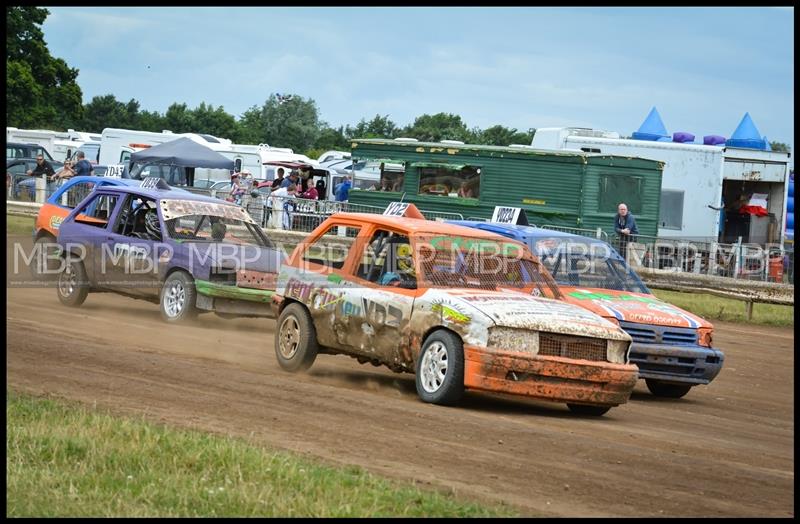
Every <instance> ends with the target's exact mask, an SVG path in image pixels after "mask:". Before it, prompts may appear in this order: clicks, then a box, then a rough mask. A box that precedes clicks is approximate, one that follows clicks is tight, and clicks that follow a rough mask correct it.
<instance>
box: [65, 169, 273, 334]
mask: <svg viewBox="0 0 800 524" xmlns="http://www.w3.org/2000/svg"><path fill="white" fill-rule="evenodd" d="M58 245H59V248H60V250H59V251H60V253H59V254H60V256H61V257H62V263H61V264H60V272H59V275H58V285H57V291H58V298H59V300H60V301H61V302H62V303H63V304H65V305H67V306H72V307H77V306H80V305H81V304H82V303H83V302H84V301H85V300H86V296H87V294H88V293H89V292H90V291H111V292H115V293H118V294H121V295H125V296H130V297H133V298H141V299H145V300H149V301H152V302H155V303H158V304H160V306H161V315H162V317H163V318H164V319H165V320H166V321H168V322H178V321H183V320H187V319H190V318H192V317H194V316H195V315H196V314H197V313H198V312H203V311H214V312H215V313H217V314H218V315H220V316H222V317H226V318H227V317H234V316H252V317H258V316H267V317H272V316H273V314H272V311H271V309H270V302H271V300H272V295H273V293H274V290H275V285H276V279H277V273H278V271H279V269H280V266H281V264H282V263H283V261H284V258H285V256H284V254H283V252H282V251H281V250H280V249H278V248H276V247H273V246H272V243H271V242H270V241H269V239H268V238H267V237H266V236H265V235H264V233H263V231H262V230H261V229H260V228H259V227H258V226H257V225H256V223H255V222H254V221H253V219H252V218H251V217H250V215H248V214H247V211H245V210H244V209H242V208H241V207H239V206H236V205H234V204H230V203H228V202H224V201H220V200H219V199H215V198H210V197H204V196H200V195H194V194H191V193H187V192H185V191H179V190H174V189H172V188H170V187H169V186H168V185H166V183H165V182H164V181H163V180H160V179H152V183H146V182H143V183H142V187H135V186H107V187H100V188H98V189H97V190H95V191H94V192H92V193H91V194H90V195H89V196H87V197H86V198H85V199H84V200H83V201H82V202H81V203H80V204H78V205H77V206H76V207H75V209H73V210H72V212H71V213H70V214H69V215H68V216H67V218H65V219H64V221H63V222H62V223H61V226H60V228H59V235H58Z"/></svg>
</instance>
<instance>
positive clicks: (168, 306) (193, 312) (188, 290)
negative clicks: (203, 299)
mask: <svg viewBox="0 0 800 524" xmlns="http://www.w3.org/2000/svg"><path fill="white" fill-rule="evenodd" d="M196 297H197V291H196V289H195V286H194V280H193V279H192V277H190V276H189V274H188V273H186V272H184V271H176V272H174V273H172V274H171V275H170V276H168V277H167V280H166V281H165V282H164V286H163V287H162V288H161V317H162V318H163V319H164V320H166V321H167V322H184V321H186V320H190V319H192V318H194V317H195V316H197V309H196V308H195V300H196Z"/></svg>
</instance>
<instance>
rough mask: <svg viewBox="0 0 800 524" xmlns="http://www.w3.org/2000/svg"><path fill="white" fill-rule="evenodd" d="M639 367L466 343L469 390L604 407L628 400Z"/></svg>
mask: <svg viewBox="0 0 800 524" xmlns="http://www.w3.org/2000/svg"><path fill="white" fill-rule="evenodd" d="M637 378H638V370H637V368H636V366H634V365H632V364H612V363H610V362H595V361H590V360H573V359H568V358H563V357H550V356H539V355H525V354H520V353H515V352H509V351H502V350H489V349H487V348H482V347H476V346H464V386H465V387H467V388H470V389H477V390H482V391H491V392H495V393H510V394H513V395H524V396H527V397H533V398H539V399H544V400H551V401H554V402H569V403H576V404H592V405H601V406H617V405H619V404H624V403H625V402H627V401H628V399H629V398H630V396H631V392H632V391H633V387H634V386H635V385H636V379H637Z"/></svg>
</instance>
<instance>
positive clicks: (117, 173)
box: [105, 164, 125, 178]
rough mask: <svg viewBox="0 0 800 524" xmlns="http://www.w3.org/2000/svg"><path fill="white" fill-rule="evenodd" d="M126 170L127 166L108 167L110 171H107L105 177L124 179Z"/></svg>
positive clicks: (115, 165)
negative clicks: (123, 173) (123, 175)
mask: <svg viewBox="0 0 800 524" xmlns="http://www.w3.org/2000/svg"><path fill="white" fill-rule="evenodd" d="M124 170H125V165H124V164H114V165H111V166H108V170H107V171H106V175H105V176H107V177H113V178H120V177H122V172H123V171H124Z"/></svg>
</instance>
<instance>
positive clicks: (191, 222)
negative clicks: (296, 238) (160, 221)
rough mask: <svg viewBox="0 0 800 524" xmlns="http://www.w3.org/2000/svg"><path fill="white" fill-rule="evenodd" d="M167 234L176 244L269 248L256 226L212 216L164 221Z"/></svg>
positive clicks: (192, 216) (196, 216)
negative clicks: (220, 244) (238, 245)
mask: <svg viewBox="0 0 800 524" xmlns="http://www.w3.org/2000/svg"><path fill="white" fill-rule="evenodd" d="M164 223H165V225H166V226H167V234H168V235H169V237H170V238H171V239H173V240H175V241H176V242H219V243H223V244H243V245H250V246H260V247H269V243H268V242H267V241H266V240H265V238H264V237H263V235H260V234H258V232H257V231H256V226H254V225H253V224H249V223H247V222H243V221H241V220H236V219H232V218H224V217H219V216H213V215H186V216H182V217H177V218H173V219H171V220H165V222H164Z"/></svg>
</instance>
